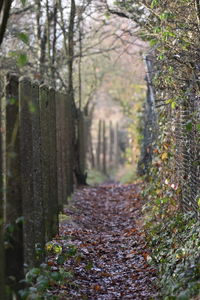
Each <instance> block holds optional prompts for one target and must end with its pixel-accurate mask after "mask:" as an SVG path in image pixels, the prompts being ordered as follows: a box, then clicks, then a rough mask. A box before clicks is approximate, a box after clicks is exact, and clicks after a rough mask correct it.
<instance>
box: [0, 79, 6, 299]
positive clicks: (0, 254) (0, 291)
mask: <svg viewBox="0 0 200 300" xmlns="http://www.w3.org/2000/svg"><path fill="white" fill-rule="evenodd" d="M0 80H1V81H0V89H1V91H0V101H1V102H0V124H1V125H0V128H1V132H0V170H1V173H0V266H1V268H0V295H2V299H6V296H5V256H4V236H3V227H4V213H3V156H2V155H3V127H2V125H3V124H2V121H3V120H2V119H3V111H2V110H3V106H2V101H3V82H2V78H1V79H0ZM4 117H5V116H4Z"/></svg>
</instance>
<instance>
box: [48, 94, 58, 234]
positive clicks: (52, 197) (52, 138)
mask: <svg viewBox="0 0 200 300" xmlns="http://www.w3.org/2000/svg"><path fill="white" fill-rule="evenodd" d="M56 142H57V141H56V104H55V90H54V89H52V88H51V89H50V90H49V159H50V161H49V170H50V177H49V180H50V181H49V211H50V217H51V220H50V221H51V224H50V226H51V235H52V237H54V236H55V235H56V234H57V233H58V228H59V222H58V214H59V207H58V194H57V158H56Z"/></svg>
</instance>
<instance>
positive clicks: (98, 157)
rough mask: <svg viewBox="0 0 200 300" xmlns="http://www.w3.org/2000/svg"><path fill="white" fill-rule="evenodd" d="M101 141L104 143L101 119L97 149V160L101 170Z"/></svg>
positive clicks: (98, 167)
mask: <svg viewBox="0 0 200 300" xmlns="http://www.w3.org/2000/svg"><path fill="white" fill-rule="evenodd" d="M101 143H102V121H101V120H99V123H98V137H97V150H96V160H97V169H98V170H101Z"/></svg>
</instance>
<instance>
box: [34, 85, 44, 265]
mask: <svg viewBox="0 0 200 300" xmlns="http://www.w3.org/2000/svg"><path fill="white" fill-rule="evenodd" d="M31 113H32V114H31V116H32V137H33V195H34V230H35V233H36V234H35V243H36V265H38V264H40V263H41V262H42V261H43V260H44V251H43V250H44V247H45V221H44V217H45V215H44V214H45V212H44V203H43V186H42V163H41V128H40V108H39V85H38V83H37V82H34V83H33V84H32V102H31Z"/></svg>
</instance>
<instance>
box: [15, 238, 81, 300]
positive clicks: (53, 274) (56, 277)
mask: <svg viewBox="0 0 200 300" xmlns="http://www.w3.org/2000/svg"><path fill="white" fill-rule="evenodd" d="M46 253H47V262H46V263H42V264H41V265H40V266H39V267H34V268H32V269H30V270H29V271H28V272H27V273H26V276H25V278H24V279H23V280H22V283H23V284H24V286H25V288H24V289H22V290H20V291H19V296H20V299H23V300H46V299H48V300H56V299H59V297H58V296H57V295H56V294H59V290H60V289H62V286H65V290H67V288H72V287H73V288H76V286H75V283H74V275H73V270H72V269H70V268H68V267H67V266H66V262H67V261H68V260H69V259H73V260H74V261H76V260H79V259H80V254H79V253H78V251H77V248H76V247H75V246H74V245H72V244H66V245H65V248H63V246H61V244H59V243H58V242H54V241H52V242H49V243H47V244H46ZM66 299H67V298H66Z"/></svg>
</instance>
